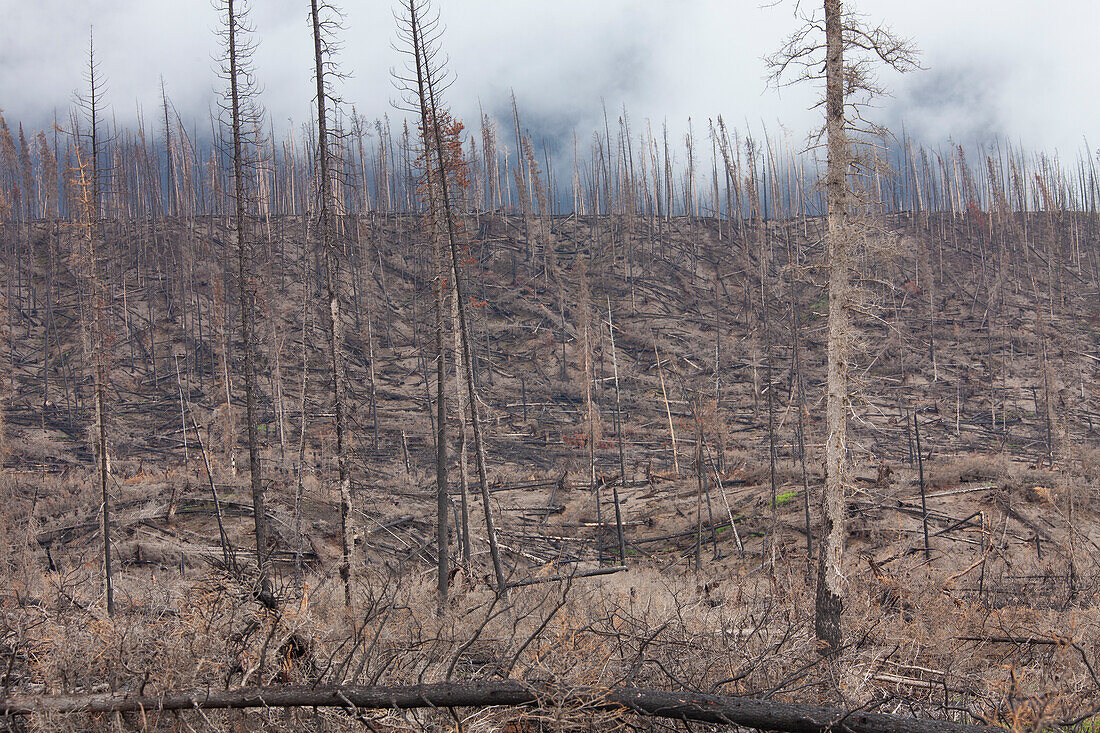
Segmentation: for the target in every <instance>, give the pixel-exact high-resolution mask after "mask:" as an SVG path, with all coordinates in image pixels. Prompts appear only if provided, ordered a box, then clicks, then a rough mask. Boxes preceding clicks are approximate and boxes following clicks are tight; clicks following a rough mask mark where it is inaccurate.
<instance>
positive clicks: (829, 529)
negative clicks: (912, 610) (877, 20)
mask: <svg viewBox="0 0 1100 733" xmlns="http://www.w3.org/2000/svg"><path fill="white" fill-rule="evenodd" d="M795 8H796V10H795V12H796V14H797V15H799V16H800V17H801V19H802V20H803V21H804V25H803V26H802V27H801V28H800V29H799V30H798V31H796V32H795V33H793V34H792V35H791V36H790V37H788V38H787V40H786V41H785V42H784V44H783V46H782V47H781V48H780V50H779V51H778V52H777V53H775V54H774V55H772V56H771V57H769V58H768V59H767V61H768V64H769V67H770V68H771V71H772V79H773V80H774V81H775V82H777V83H783V84H788V83H794V82H799V81H806V80H814V81H817V82H820V81H822V80H823V81H824V82H825V94H824V98H823V99H822V104H823V105H824V107H825V126H824V137H825V146H826V151H827V154H828V165H827V169H826V172H825V179H824V182H823V185H824V188H825V200H826V205H827V208H828V212H827V223H826V232H825V247H826V259H827V268H828V278H829V314H828V336H827V346H826V349H827V371H828V375H827V381H826V398H825V423H826V437H825V488H824V491H823V492H822V502H821V506H822V530H821V533H822V537H821V550H820V552H819V553H818V580H817V597H816V612H815V620H814V627H815V632H816V634H817V639H818V642H819V644H820V647H819V648H820V650H821V651H822V653H823V654H827V655H833V654H836V653H837V652H838V651H839V650H840V647H841V640H842V630H841V615H842V613H843V609H844V594H845V576H844V564H843V560H844V544H845V543H844V540H845V531H846V530H845V513H844V495H845V489H846V487H847V485H848V483H849V476H850V473H851V468H850V466H849V459H848V440H847V437H848V411H849V409H850V394H849V385H848V366H849V345H850V343H851V341H852V340H853V337H854V334H853V333H852V326H851V318H850V311H851V296H852V293H851V271H852V250H853V249H854V248H855V247H856V246H858V244H859V241H860V239H861V237H862V232H861V227H860V225H859V223H858V221H857V220H856V218H855V217H854V214H855V212H856V209H857V208H858V204H859V201H858V199H857V197H856V195H855V190H854V185H855V181H854V178H855V177H856V176H857V175H858V174H859V173H860V172H861V170H862V161H860V160H859V159H858V158H857V157H856V156H855V155H854V154H853V148H852V140H851V137H852V135H853V134H854V135H857V136H858V135H860V134H869V133H875V132H881V130H879V129H877V128H874V126H873V125H870V124H869V123H866V122H865V120H864V118H863V116H862V114H861V109H862V108H863V107H864V106H865V105H866V103H867V101H868V100H869V99H870V98H872V97H874V96H876V95H879V94H882V93H883V89H882V88H881V87H880V86H879V84H878V81H877V78H876V76H875V67H876V62H878V63H882V64H885V65H886V66H888V67H890V68H893V69H895V70H897V71H908V70H910V69H912V68H914V67H915V66H916V49H915V48H914V46H913V44H912V43H911V42H909V41H907V40H905V39H901V38H899V37H898V36H896V35H894V34H893V32H892V31H890V30H889V29H888V28H886V27H885V26H882V25H878V26H873V27H872V26H868V25H867V24H866V23H865V22H863V20H862V19H861V18H860V17H858V16H857V15H856V14H855V13H854V12H853V10H852V8H851V7H850V6H849V7H846V6H845V4H844V3H843V2H842V0H824V5H823V10H824V13H823V15H822V14H819V13H817V12H816V11H806V12H802V11H801V10H800V9H799V5H798V4H797V3H796V5H795ZM822 29H823V30H824V37H823V38H822V35H821V31H822ZM822 56H824V59H822ZM820 136H821V133H820V132H819V133H818V139H820Z"/></svg>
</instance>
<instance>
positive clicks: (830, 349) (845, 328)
mask: <svg viewBox="0 0 1100 733" xmlns="http://www.w3.org/2000/svg"><path fill="white" fill-rule="evenodd" d="M842 31H843V27H842V7H841V0H825V44H826V52H825V74H826V83H825V127H826V135H827V138H828V143H827V144H828V155H829V161H828V168H827V171H826V174H825V196H826V201H827V204H828V219H827V231H826V235H825V241H826V250H827V255H826V256H827V258H828V262H827V267H828V276H829V316H828V342H827V347H826V348H827V362H828V376H827V383H826V390H827V391H826V399H825V422H826V439H825V441H826V442H825V490H824V492H823V494H822V524H823V526H822V532H821V551H820V553H819V554H818V580H817V598H816V614H815V619H814V628H815V631H816V634H817V639H818V642H819V644H820V647H819V648H820V651H821V652H822V653H823V654H827V655H830V656H831V655H834V654H836V653H837V652H839V650H840V646H841V638H842V636H841V627H840V619H841V613H842V611H843V609H844V592H845V588H844V584H845V581H844V572H843V559H844V535H845V527H844V521H845V517H844V492H845V486H846V484H847V481H848V470H849V469H848V458H847V448H848V446H847V431H848V341H849V340H850V339H851V329H850V326H849V315H848V309H849V303H848V300H849V292H848V290H849V284H848V279H849V269H850V267H851V265H850V252H849V248H850V246H851V244H852V242H851V237H852V231H851V225H850V222H849V211H848V205H849V201H848V190H847V171H848V164H849V160H850V151H849V144H848V137H847V130H846V127H845V121H844V111H845V110H844V83H845V80H844V39H843V37H842Z"/></svg>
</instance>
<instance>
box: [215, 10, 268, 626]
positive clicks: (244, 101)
mask: <svg viewBox="0 0 1100 733" xmlns="http://www.w3.org/2000/svg"><path fill="white" fill-rule="evenodd" d="M220 10H221V13H222V28H221V30H220V31H219V35H220V36H221V40H222V42H223V43H224V44H225V55H224V56H223V58H222V61H221V75H222V78H223V79H224V80H225V82H226V84H227V85H228V88H227V89H226V93H225V98H224V99H223V100H222V111H223V112H224V113H227V114H228V115H229V119H228V124H229V127H230V130H229V132H230V140H231V144H232V148H231V150H230V151H229V152H230V154H231V156H232V161H233V227H234V230H235V231H234V235H235V237H236V240H237V288H238V290H239V293H238V294H239V296H240V308H241V341H242V344H243V345H242V348H243V352H244V353H243V354H242V356H243V364H242V368H243V371H244V393H245V423H246V426H247V432H248V467H249V474H250V480H251V487H252V512H253V516H254V520H255V530H256V564H257V566H258V567H259V571H260V585H259V588H258V598H259V600H260V601H261V602H263V603H264V604H265V605H269V606H270V605H274V601H275V599H274V588H273V581H272V579H271V574H270V569H269V563H270V552H269V548H268V536H267V514H266V509H265V506H264V504H265V502H264V498H265V497H264V484H263V469H262V465H261V462H260V441H259V435H258V433H257V430H256V420H257V405H256V391H257V384H256V363H255V355H256V335H255V331H256V327H255V320H256V315H255V309H256V303H255V301H256V293H255V286H254V278H253V274H252V264H251V257H250V256H249V254H250V249H251V247H250V242H249V238H248V211H247V210H248V202H249V195H250V193H251V191H250V188H251V186H252V185H253V182H254V181H255V175H254V174H253V173H254V170H253V169H254V168H255V165H256V160H255V151H256V150H257V149H258V148H259V146H257V145H255V144H254V143H255V140H254V139H253V138H254V136H255V135H256V134H258V133H257V131H259V130H261V129H262V128H263V125H262V124H261V123H262V118H263V111H262V109H261V108H260V106H259V103H258V102H257V99H256V98H257V87H256V80H255V75H254V73H253V70H252V64H251V57H252V53H253V51H254V50H255V45H254V43H253V42H252V40H251V38H250V36H251V34H252V32H253V29H252V27H251V26H250V25H249V22H248V4H247V0H223V1H222V4H221V5H220Z"/></svg>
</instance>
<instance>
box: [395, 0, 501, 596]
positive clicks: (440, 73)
mask: <svg viewBox="0 0 1100 733" xmlns="http://www.w3.org/2000/svg"><path fill="white" fill-rule="evenodd" d="M396 20H397V24H398V35H399V37H400V39H401V41H402V43H403V44H404V46H405V48H404V49H402V51H403V53H404V54H405V55H406V56H407V58H408V61H407V63H406V73H407V76H401V75H399V74H397V73H395V74H394V76H395V78H396V82H397V85H398V88H399V89H400V90H401V92H402V93H403V94H404V95H405V102H406V103H407V104H408V106H409V107H411V108H413V109H414V110H415V111H417V112H418V113H419V115H420V125H421V137H422V140H423V146H424V148H423V149H424V153H425V162H426V166H427V168H428V169H429V170H430V169H431V168H432V167H433V165H434V168H435V171H436V175H435V179H436V181H435V182H436V185H438V188H439V196H438V197H436V196H435V194H434V192H432V189H433V186H432V185H429V186H428V191H429V197H430V198H429V205H430V207H431V208H432V209H433V211H432V214H431V217H432V221H433V231H436V232H437V234H438V235H439V236H440V237H441V235H442V231H445V232H446V235H447V245H448V249H449V253H450V265H449V270H450V276H451V277H452V278H453V279H454V290H455V297H456V299H457V300H458V326H459V338H460V340H461V343H462V364H461V365H456V368H461V369H462V371H463V373H464V381H465V387H466V399H467V404H468V406H469V409H470V415H469V417H470V427H471V429H472V432H473V438H474V457H475V460H476V463H477V474H478V484H479V487H480V489H481V500H482V504H483V507H484V510H485V528H486V532H487V534H488V536H489V553H490V556H491V557H492V561H493V571H494V574H495V576H496V583H497V593H498V594H500V595H501V596H506V595H507V586H506V581H505V578H504V567H503V565H502V563H501V559H500V548H499V546H498V544H497V539H496V528H495V526H494V522H493V515H492V506H491V504H490V501H489V479H488V473H487V467H486V458H485V444H484V440H483V439H482V431H481V420H480V418H479V416H478V409H477V404H478V399H477V394H476V389H475V386H474V369H473V358H472V355H471V353H470V351H471V346H470V328H469V319H468V318H467V316H466V295H465V285H464V283H463V282H462V268H461V266H460V259H459V245H458V236H459V233H458V231H457V226H456V223H455V220H454V212H453V207H452V201H451V191H450V181H449V178H450V176H449V175H448V172H447V159H448V154H447V151H446V145H445V142H444V130H443V121H444V117H445V106H444V105H443V102H442V93H443V92H444V91H445V90H446V88H447V86H448V85H449V81H450V77H449V76H448V74H447V72H446V70H445V68H444V62H443V59H442V58H441V57H440V46H439V40H440V36H441V35H442V27H441V26H440V24H439V16H438V14H435V13H433V11H432V8H431V4H430V3H429V2H428V1H427V0H402V3H401V12H400V14H399V15H397V16H396ZM429 180H430V177H429ZM436 226H437V227H438V229H436V228H435V227H436ZM439 230H442V231H439ZM438 307H440V305H439V304H438V303H437V308H438ZM438 317H440V318H441V317H442V311H440V313H439V316H438ZM439 328H440V329H441V328H442V326H440V327H439ZM441 333H442V332H441V330H440V331H439V333H437V348H438V350H439V351H438V353H439V354H440V356H439V359H440V360H441V361H442V359H443V356H442V340H441ZM440 379H442V376H441V377H440ZM438 399H439V401H440V403H442V399H443V391H442V388H440V389H439V394H438ZM440 414H441V415H442V412H441V413H440ZM442 423H443V420H442V419H440V420H439V421H438V424H440V425H441V424H442ZM443 450H444V448H443V441H442V440H439V441H438V442H437V451H443ZM438 459H439V456H437V466H438V465H439V461H438ZM437 489H438V493H439V507H438V513H439V525H438V530H439V540H438V541H439V547H438V550H439V579H438V581H439V596H440V599H441V600H443V599H444V598H445V597H446V592H447V588H446V583H447V573H445V572H444V571H445V569H446V562H447V560H445V557H446V555H447V534H446V510H447V500H446V495H445V492H446V481H445V478H444V479H441V480H440V482H439V486H438V487H437Z"/></svg>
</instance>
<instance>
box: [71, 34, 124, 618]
mask: <svg viewBox="0 0 1100 733" xmlns="http://www.w3.org/2000/svg"><path fill="white" fill-rule="evenodd" d="M85 82H86V83H87V88H86V96H85V95H84V94H78V95H77V97H76V101H77V105H78V106H79V107H80V109H81V111H82V112H83V113H84V116H85V118H86V122H87V124H88V129H87V131H85V132H80V131H79V130H78V128H77V127H76V126H75V125H74V130H73V131H74V134H75V135H76V137H77V142H78V145H77V149H76V155H77V164H76V169H75V180H74V181H72V182H71V183H72V184H73V186H74V188H75V192H76V204H77V207H76V208H77V211H76V215H77V220H76V224H77V229H78V231H79V232H80V234H81V237H82V239H83V240H84V247H85V251H84V253H83V256H82V259H84V260H85V262H84V266H85V274H86V277H87V280H88V291H87V292H88V300H87V303H86V307H85V312H86V313H88V316H87V317H90V318H91V319H92V322H91V323H90V324H88V325H87V327H88V329H89V331H88V333H87V338H88V342H89V344H90V352H91V359H92V382H93V389H94V395H93V402H94V405H95V428H94V437H93V443H94V445H95V451H94V452H95V456H96V474H97V477H98V481H99V491H100V497H101V501H102V514H103V528H102V532H103V578H104V587H105V589H106V597H107V613H108V614H109V615H113V614H114V612H115V596H114V579H113V567H112V557H111V493H110V486H109V479H110V458H109V456H108V453H107V404H106V382H107V358H108V357H107V346H108V337H107V324H106V310H107V295H106V291H105V290H104V287H105V280H106V266H105V262H104V260H103V253H102V251H101V249H100V248H98V247H97V239H98V238H99V237H100V234H101V232H100V231H99V219H100V201H101V196H102V192H103V191H102V176H103V171H102V169H101V167H100V158H101V153H102V151H101V148H102V146H103V142H104V139H103V135H102V134H101V130H102V123H101V121H100V114H101V113H102V111H103V110H102V108H103V95H104V93H105V91H106V82H105V81H104V80H103V76H102V74H100V72H99V63H98V62H97V61H96V57H95V39H94V36H93V34H92V32H91V30H89V32H88V71H87V75H86V77H85ZM85 145H86V147H87V153H84V152H83V151H82V150H81V148H82V147H84V146H85ZM85 156H86V157H85Z"/></svg>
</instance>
